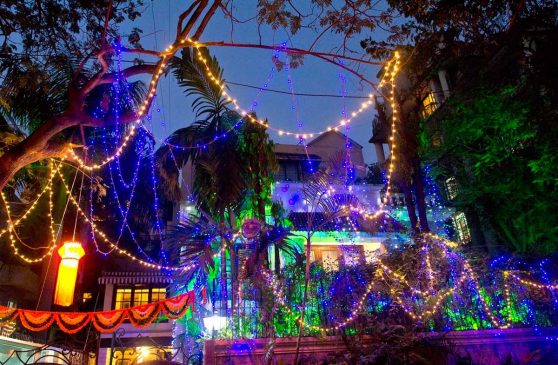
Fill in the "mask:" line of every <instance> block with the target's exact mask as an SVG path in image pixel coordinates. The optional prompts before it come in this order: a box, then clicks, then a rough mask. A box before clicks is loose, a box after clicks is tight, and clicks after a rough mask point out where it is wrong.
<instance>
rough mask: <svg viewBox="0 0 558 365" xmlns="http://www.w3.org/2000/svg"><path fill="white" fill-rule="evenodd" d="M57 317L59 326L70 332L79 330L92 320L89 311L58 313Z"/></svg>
mask: <svg viewBox="0 0 558 365" xmlns="http://www.w3.org/2000/svg"><path fill="white" fill-rule="evenodd" d="M55 318H56V324H58V327H60V329H61V330H62V331H64V332H66V333H69V334H73V333H77V332H79V331H80V330H81V329H82V328H83V327H85V326H87V325H88V324H89V322H91V317H90V316H89V313H58V315H57V316H56V317H55Z"/></svg>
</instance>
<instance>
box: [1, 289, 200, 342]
mask: <svg viewBox="0 0 558 365" xmlns="http://www.w3.org/2000/svg"><path fill="white" fill-rule="evenodd" d="M193 298H194V293H193V292H189V293H185V294H181V295H179V296H177V297H174V298H168V299H165V300H162V301H160V302H155V303H151V304H145V305H141V306H136V307H131V308H127V309H119V310H112V311H102V312H46V311H32V310H26V309H17V308H10V307H5V306H0V326H7V325H9V324H10V322H12V321H15V320H16V319H17V318H18V317H19V320H20V321H21V324H22V325H23V326H24V327H25V328H27V329H29V330H31V331H37V332H38V331H44V330H45V329H47V328H48V327H50V326H51V325H52V324H53V323H54V322H56V324H58V326H59V327H60V329H61V330H62V331H64V332H66V333H70V334H73V333H76V332H79V331H80V330H82V329H83V328H84V327H85V326H87V325H88V324H89V323H93V326H95V328H96V329H97V331H99V332H103V333H106V332H113V331H114V330H116V329H117V328H118V327H120V325H122V323H123V322H124V321H125V320H126V318H129V319H130V322H131V324H132V325H133V326H134V327H139V328H142V327H145V326H147V325H149V324H151V323H153V321H154V320H155V319H156V318H157V317H158V316H159V314H161V313H163V314H165V315H166V316H167V317H169V318H171V319H177V318H179V317H181V316H183V315H184V313H186V310H187V309H188V307H189V306H191V305H193Z"/></svg>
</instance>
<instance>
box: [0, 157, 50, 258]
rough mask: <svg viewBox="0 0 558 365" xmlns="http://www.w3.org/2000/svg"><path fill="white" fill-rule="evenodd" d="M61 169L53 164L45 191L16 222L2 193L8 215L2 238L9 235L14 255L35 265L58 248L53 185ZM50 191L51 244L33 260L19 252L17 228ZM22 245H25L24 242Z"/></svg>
mask: <svg viewBox="0 0 558 365" xmlns="http://www.w3.org/2000/svg"><path fill="white" fill-rule="evenodd" d="M59 168H60V167H59V166H56V165H54V164H53V163H52V162H51V166H50V179H49V182H48V184H47V186H46V187H45V189H43V191H41V193H39V195H38V197H37V199H36V200H35V201H34V202H33V203H32V205H31V206H30V207H29V209H27V211H26V212H25V213H24V214H23V215H22V216H21V217H20V218H19V219H18V220H16V221H12V218H11V212H10V206H9V204H8V202H7V199H6V196H5V195H4V192H3V191H2V192H0V194H1V196H2V202H3V204H4V209H5V210H6V214H7V217H8V219H7V226H8V228H7V229H3V230H2V231H1V232H0V237H1V236H2V235H3V234H4V233H6V232H7V233H8V238H9V241H10V246H11V248H12V251H13V253H14V255H16V256H17V257H19V258H20V259H21V260H23V261H25V262H27V263H30V264H33V263H38V262H41V261H42V260H44V259H45V258H46V257H48V256H50V255H52V253H53V252H54V250H55V248H56V232H55V230H54V217H53V215H52V212H53V202H52V184H53V180H54V177H55V175H56V171H58V169H59ZM47 190H48V195H49V208H48V209H49V214H48V216H49V219H50V224H49V226H50V234H51V244H50V245H49V246H48V247H46V252H45V253H44V254H42V255H41V256H38V257H35V258H31V257H28V256H26V255H24V254H22V253H20V252H19V248H18V247H17V244H16V238H15V236H14V233H15V229H16V227H17V225H18V224H19V223H20V222H22V221H23V220H24V219H25V218H26V217H27V216H28V215H29V214H30V212H31V211H32V210H33V208H34V207H35V205H36V204H37V202H38V201H39V199H40V198H41V196H42V195H43V194H44V193H45V192H46V191H47ZM20 243H22V244H24V245H25V243H23V242H21V240H20Z"/></svg>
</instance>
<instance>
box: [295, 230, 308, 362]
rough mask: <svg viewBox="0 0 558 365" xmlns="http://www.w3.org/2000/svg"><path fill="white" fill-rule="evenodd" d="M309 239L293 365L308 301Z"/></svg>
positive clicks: (296, 360) (298, 349)
mask: <svg viewBox="0 0 558 365" xmlns="http://www.w3.org/2000/svg"><path fill="white" fill-rule="evenodd" d="M310 250H311V244H310V237H307V238H306V269H305V272H304V294H303V295H302V308H301V309H300V323H299V324H298V339H297V341H296V353H295V361H294V365H296V364H297V363H298V354H299V352H300V340H301V338H302V327H303V326H302V324H303V323H304V314H305V312H306V300H307V299H308V282H309V281H310Z"/></svg>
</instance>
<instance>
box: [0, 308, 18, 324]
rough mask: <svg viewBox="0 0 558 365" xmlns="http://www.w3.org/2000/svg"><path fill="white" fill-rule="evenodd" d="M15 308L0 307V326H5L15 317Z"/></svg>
mask: <svg viewBox="0 0 558 365" xmlns="http://www.w3.org/2000/svg"><path fill="white" fill-rule="evenodd" d="M17 314H18V312H17V308H12V307H3V306H0V326H3V325H7V324H8V323H10V322H11V321H13V320H14V319H15V318H14V317H17Z"/></svg>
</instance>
